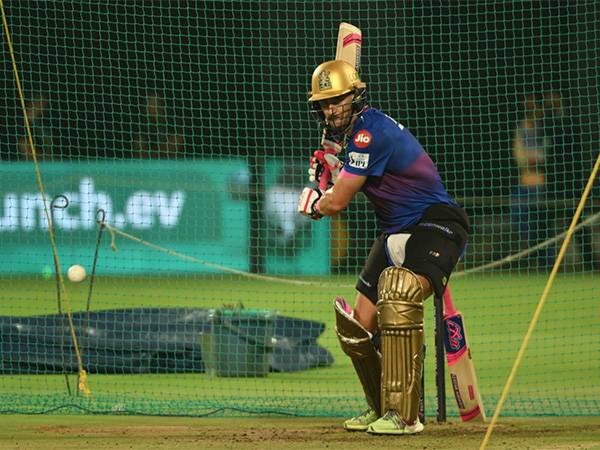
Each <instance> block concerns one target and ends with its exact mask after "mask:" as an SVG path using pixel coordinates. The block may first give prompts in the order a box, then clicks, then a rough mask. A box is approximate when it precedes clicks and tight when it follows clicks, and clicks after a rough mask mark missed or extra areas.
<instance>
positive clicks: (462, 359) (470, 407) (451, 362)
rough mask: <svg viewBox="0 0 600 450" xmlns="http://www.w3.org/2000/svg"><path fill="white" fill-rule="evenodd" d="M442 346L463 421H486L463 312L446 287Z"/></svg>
mask: <svg viewBox="0 0 600 450" xmlns="http://www.w3.org/2000/svg"><path fill="white" fill-rule="evenodd" d="M443 330H444V346H445V348H446V362H447V363H448V371H449V372H450V380H451V381H452V390H453V391H454V397H455V398H456V403H457V404H458V411H459V413H460V418H461V419H462V421H463V422H466V421H469V420H478V421H485V409H484V408H483V403H482V401H481V396H480V394H479V387H478V386H477V376H476V375H475V366H474V365H473V360H472V359H471V350H470V348H469V346H468V343H467V335H466V331H465V327H464V321H463V316H462V314H461V313H460V312H459V311H457V310H456V309H455V308H454V304H453V303H452V295H451V293H450V289H449V287H446V291H445V292H444V325H443Z"/></svg>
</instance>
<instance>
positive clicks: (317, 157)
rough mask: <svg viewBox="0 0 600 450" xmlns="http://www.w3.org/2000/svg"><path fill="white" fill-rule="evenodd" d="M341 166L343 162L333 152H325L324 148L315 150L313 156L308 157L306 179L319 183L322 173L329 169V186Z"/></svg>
mask: <svg viewBox="0 0 600 450" xmlns="http://www.w3.org/2000/svg"><path fill="white" fill-rule="evenodd" d="M343 166H344V163H343V162H342V161H340V159H339V158H338V157H337V156H335V155H334V154H331V153H327V152H326V151H324V150H315V153H314V156H313V157H312V158H311V159H310V166H309V168H308V179H309V181H310V182H311V183H317V184H319V181H320V180H321V176H322V175H323V173H325V171H329V173H330V174H331V176H330V177H329V182H328V183H327V187H328V188H330V187H331V186H333V185H334V184H335V182H336V180H337V177H338V175H339V174H340V170H342V167H343Z"/></svg>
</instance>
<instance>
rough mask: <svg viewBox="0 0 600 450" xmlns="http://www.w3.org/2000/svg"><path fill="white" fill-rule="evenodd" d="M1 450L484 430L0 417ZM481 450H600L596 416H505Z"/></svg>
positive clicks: (288, 444) (350, 439)
mask: <svg viewBox="0 0 600 450" xmlns="http://www.w3.org/2000/svg"><path fill="white" fill-rule="evenodd" d="M1 421H2V425H3V426H2V427H1V428H2V429H1V430H0V448H1V449H19V450H20V449H23V450H29V449H44V450H54V449H60V450H67V449H78V450H81V449H82V448H83V449H99V450H104V449H178V450H184V449H236V450H245V449H299V450H300V449H301V450H308V449H334V450H335V449H340V450H366V449H387V448H394V449H397V448H411V449H428V450H430V449H478V448H479V446H480V444H481V441H482V439H483V436H484V434H485V430H486V425H484V424H462V423H460V422H457V421H456V420H452V421H451V422H449V423H447V424H443V425H438V424H436V423H433V422H429V423H427V424H426V427H425V431H424V432H423V433H422V434H420V435H416V436H398V437H388V436H371V435H368V434H366V433H356V432H355V433H349V432H346V431H344V430H343V429H341V427H340V423H341V420H340V419H335V418H322V419H321V418H280V417H267V418H262V417H261V418H236V417H227V418H175V417H139V416H135V417H131V416H120V417H115V416H110V417H108V416H33V415H31V416H26V415H11V416H2V418H1ZM487 448H489V449H548V450H550V449H552V450H563V449H565V450H566V449H600V417H568V418H558V417H551V418H505V419H502V420H501V421H500V422H499V424H498V426H497V427H496V428H495V430H494V433H493V434H492V438H491V440H490V444H489V445H488V447H487Z"/></svg>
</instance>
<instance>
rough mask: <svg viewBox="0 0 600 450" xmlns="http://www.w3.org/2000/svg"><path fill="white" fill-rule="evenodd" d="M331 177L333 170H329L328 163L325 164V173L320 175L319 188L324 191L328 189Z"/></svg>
mask: <svg viewBox="0 0 600 450" xmlns="http://www.w3.org/2000/svg"><path fill="white" fill-rule="evenodd" d="M330 178H331V170H329V166H328V165H326V164H325V165H323V173H322V174H321V176H320V177H319V189H320V190H321V191H322V192H324V191H326V190H327V183H329V179H330Z"/></svg>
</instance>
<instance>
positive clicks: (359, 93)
mask: <svg viewBox="0 0 600 450" xmlns="http://www.w3.org/2000/svg"><path fill="white" fill-rule="evenodd" d="M351 92H352V93H353V96H354V97H353V98H352V103H350V107H351V110H352V112H351V114H350V116H349V118H348V122H347V123H346V124H345V125H344V126H342V127H341V128H340V129H338V128H333V127H332V126H331V124H330V123H329V121H328V120H327V118H326V117H325V113H324V112H323V110H322V109H321V105H320V103H319V102H318V101H311V102H309V103H310V109H311V114H312V117H313V119H315V121H316V122H317V123H318V124H319V128H320V129H321V130H326V134H327V136H328V137H329V138H330V139H332V140H333V141H335V142H338V143H340V142H342V141H343V140H344V137H345V135H346V134H347V133H349V132H350V130H349V127H350V124H351V123H352V118H353V117H355V116H358V115H359V114H361V113H362V112H363V111H364V110H365V109H366V108H367V107H368V106H369V105H368V100H369V97H368V95H367V92H366V89H365V88H360V89H355V90H353V91H351Z"/></svg>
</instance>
